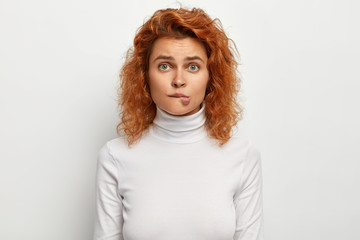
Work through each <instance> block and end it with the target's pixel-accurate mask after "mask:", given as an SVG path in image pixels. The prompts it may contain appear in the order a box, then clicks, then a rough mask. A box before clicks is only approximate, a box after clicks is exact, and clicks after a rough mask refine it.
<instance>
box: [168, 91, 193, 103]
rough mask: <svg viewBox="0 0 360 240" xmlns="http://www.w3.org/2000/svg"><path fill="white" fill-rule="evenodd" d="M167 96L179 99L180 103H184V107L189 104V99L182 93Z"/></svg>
mask: <svg viewBox="0 0 360 240" xmlns="http://www.w3.org/2000/svg"><path fill="white" fill-rule="evenodd" d="M168 96H169V97H172V98H180V99H181V101H182V103H184V104H185V105H187V104H189V102H190V97H189V96H187V95H185V94H182V93H175V94H171V95H168Z"/></svg>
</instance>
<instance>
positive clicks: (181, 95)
mask: <svg viewBox="0 0 360 240" xmlns="http://www.w3.org/2000/svg"><path fill="white" fill-rule="evenodd" d="M169 97H174V98H188V97H189V96H186V95H185V94H182V93H175V94H171V95H169Z"/></svg>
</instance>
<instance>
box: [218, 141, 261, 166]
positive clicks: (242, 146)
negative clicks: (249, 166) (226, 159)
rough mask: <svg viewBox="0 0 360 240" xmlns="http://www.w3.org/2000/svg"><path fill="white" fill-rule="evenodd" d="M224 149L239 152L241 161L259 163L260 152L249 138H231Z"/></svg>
mask: <svg viewBox="0 0 360 240" xmlns="http://www.w3.org/2000/svg"><path fill="white" fill-rule="evenodd" d="M225 147H226V148H228V149H231V150H233V151H236V152H238V151H241V152H242V154H243V156H244V157H243V160H244V161H246V162H248V163H249V162H252V163H257V162H260V161H261V151H260V149H259V148H258V146H257V145H256V144H254V143H253V141H252V140H250V139H249V138H247V137H245V136H242V135H235V136H232V137H231V138H230V139H229V141H228V142H227V143H226V144H225Z"/></svg>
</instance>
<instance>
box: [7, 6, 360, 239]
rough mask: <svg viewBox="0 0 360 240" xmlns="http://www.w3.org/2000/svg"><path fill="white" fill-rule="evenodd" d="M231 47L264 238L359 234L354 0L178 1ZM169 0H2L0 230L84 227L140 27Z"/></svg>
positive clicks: (56, 233) (79, 235)
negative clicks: (255, 164) (256, 167)
mask: <svg viewBox="0 0 360 240" xmlns="http://www.w3.org/2000/svg"><path fill="white" fill-rule="evenodd" d="M182 3H183V6H185V7H201V8H203V9H204V10H205V11H207V12H208V14H209V15H210V16H211V17H212V18H215V17H218V18H219V19H220V20H221V21H222V23H223V25H224V28H225V30H226V33H227V34H228V36H229V37H230V38H232V39H233V40H234V41H235V42H236V44H237V46H238V50H239V52H240V57H241V64H242V65H241V67H240V71H241V74H242V76H243V85H242V91H241V94H242V101H243V106H244V107H245V109H246V111H245V115H244V120H243V121H242V122H241V123H240V125H239V126H240V127H241V129H242V132H243V134H245V135H247V136H248V137H249V138H250V139H251V140H252V141H253V142H254V143H255V144H256V145H257V147H258V148H259V149H260V151H261V153H262V161H263V173H264V213H265V236H266V239H267V240H289V239H291V240H304V239H311V240H319V239H324V240H325V239H326V240H339V239H344V240H355V239H360V232H359V229H358V228H359V224H360V207H359V202H360V194H359V183H360V181H359V180H360V176H359V173H360V172H359V166H360V144H359V143H360V114H359V109H360V107H359V103H360V96H359V94H358V92H359V89H360V77H359V76H360V74H359V72H358V71H359V66H360V61H359V59H360V58H359V54H360V48H359V43H360V34H359V22H360V17H359V14H358V13H359V11H358V10H359V7H360V4H359V3H358V2H357V1H349V0H348V1H340V0H338V1H336V0H313V1H311V0H303V1H288V0H273V1H268V0H254V1H250V0H248V1H212V2H209V1H208V0H203V1H182ZM178 6H179V5H178V4H176V3H175V2H174V1H165V0H156V1H155V0H154V1H135V0H131V1H115V0H108V1H100V0H98V1H92V0H62V1H46V0H32V1H25V0H18V1H10V0H8V1H6V0H0V80H1V82H0V239H1V240H23V239H36V240H89V239H91V238H92V226H93V225H92V224H93V215H94V180H95V167H96V157H97V152H98V150H99V149H100V148H101V146H102V145H103V144H104V143H105V142H106V141H107V140H110V139H112V138H114V137H116V132H115V127H116V124H117V122H118V115H117V109H116V88H117V85H118V73H119V69H120V67H121V64H122V62H123V60H124V55H125V52H126V50H127V48H128V47H130V46H131V45H132V40H133V37H134V35H135V31H136V29H137V28H138V27H139V26H140V25H141V24H142V23H143V22H144V20H146V19H148V17H150V16H151V15H152V13H153V12H154V11H155V10H157V9H160V8H166V7H178Z"/></svg>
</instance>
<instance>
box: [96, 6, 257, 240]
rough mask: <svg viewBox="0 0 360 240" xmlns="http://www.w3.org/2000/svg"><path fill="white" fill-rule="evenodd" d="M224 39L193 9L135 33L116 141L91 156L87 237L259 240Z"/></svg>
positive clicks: (252, 167) (164, 14)
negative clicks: (93, 169) (91, 213)
mask: <svg viewBox="0 0 360 240" xmlns="http://www.w3.org/2000/svg"><path fill="white" fill-rule="evenodd" d="M231 42H232V41H231V40H230V39H229V38H227V36H226V35H225V33H224V31H223V29H222V27H221V24H220V23H219V22H218V21H217V20H212V19H211V18H210V17H209V16H208V15H207V14H206V13H205V12H204V11H203V10H201V9H196V8H194V9H192V10H186V9H182V8H180V9H164V10H158V11H156V12H155V13H154V15H153V16H152V17H151V18H150V19H149V20H148V21H147V22H146V23H144V24H143V25H142V26H141V27H140V28H139V30H138V32H137V34H136V36H135V39H134V48H133V50H129V52H128V55H127V60H126V62H125V64H124V66H123V68H122V71H121V75H120V79H121V80H122V82H121V88H120V90H121V91H119V107H120V108H121V113H122V118H121V122H120V124H119V125H118V132H119V135H121V136H120V137H119V138H116V139H113V140H111V141H109V142H107V143H106V144H105V146H104V147H103V148H102V149H101V150H100V152H99V158H98V168H97V193H96V218H95V231H94V239H96V240H100V239H102V240H105V239H107V240H110V239H111V240H114V239H117V240H118V239H125V240H180V239H181V240H185V239H186V240H187V239H194V240H227V239H229V240H230V239H234V240H255V239H263V213H262V176H261V161H260V153H259V151H258V150H257V149H256V148H255V147H254V146H253V145H252V144H251V143H250V142H249V141H247V140H246V139H244V138H242V137H236V136H231V130H232V128H233V126H235V124H236V122H237V121H238V119H239V118H240V117H239V116H240V115H241V112H242V109H241V108H240V107H239V106H238V104H237V102H236V94H237V89H238V87H237V86H238V83H239V79H238V77H237V75H236V67H237V62H236V61H235V58H234V54H233V52H234V51H233V48H232V47H231V46H230V45H229V44H230V43H231ZM120 133H123V134H120Z"/></svg>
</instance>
